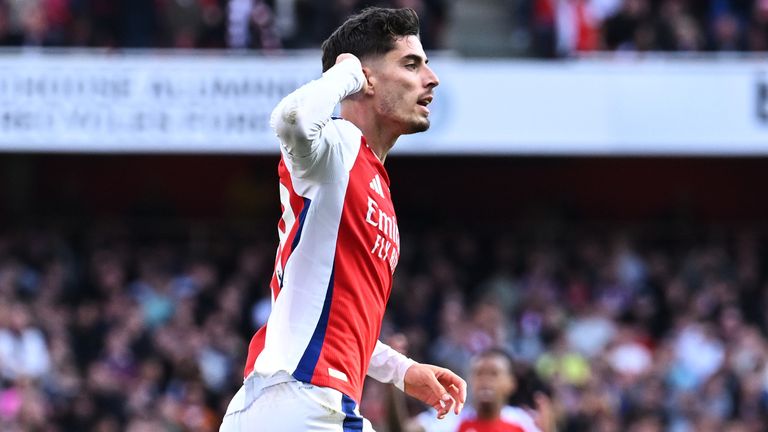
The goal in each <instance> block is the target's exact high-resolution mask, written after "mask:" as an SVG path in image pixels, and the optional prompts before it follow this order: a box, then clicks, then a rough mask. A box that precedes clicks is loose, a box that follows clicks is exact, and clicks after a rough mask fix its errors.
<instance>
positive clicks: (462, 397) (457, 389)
mask: <svg viewBox="0 0 768 432" xmlns="http://www.w3.org/2000/svg"><path fill="white" fill-rule="evenodd" d="M440 381H441V382H442V383H443V384H444V385H445V386H446V388H447V389H448V392H449V393H450V395H451V397H452V398H453V400H454V401H455V402H456V403H455V405H454V411H453V412H454V413H455V414H456V415H458V414H459V413H460V412H461V410H462V408H463V407H464V402H466V400H467V383H466V382H465V381H464V380H463V379H461V377H459V376H458V375H456V374H455V373H453V372H451V371H449V370H447V369H446V370H445V371H444V373H443V375H442V376H441V377H440Z"/></svg>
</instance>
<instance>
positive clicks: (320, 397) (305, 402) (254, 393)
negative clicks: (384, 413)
mask: <svg viewBox="0 0 768 432" xmlns="http://www.w3.org/2000/svg"><path fill="white" fill-rule="evenodd" d="M219 431H220V432H252V431H253V432H255V431H258V432H307V431H311V432H348V431H349V432H352V431H354V432H357V431H363V432H373V427H372V426H371V423H370V422H369V421H368V420H366V419H364V418H363V417H362V416H360V410H359V409H358V407H357V404H356V403H355V401H354V400H353V399H352V398H350V397H349V396H347V395H345V394H343V393H341V392H340V391H338V390H334V389H332V388H327V387H318V386H315V385H312V384H307V383H303V382H300V381H296V380H295V379H294V378H293V377H291V376H290V375H288V374H280V375H276V376H273V377H270V378H267V379H264V378H260V377H258V376H257V375H252V376H249V377H248V379H246V380H245V383H244V384H243V386H242V387H240V390H238V392H237V393H236V394H235V396H234V397H233V398H232V402H230V403H229V407H228V408H227V413H226V414H225V415H224V420H223V422H222V424H221V428H220V429H219Z"/></svg>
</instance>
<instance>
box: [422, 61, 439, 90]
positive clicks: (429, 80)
mask: <svg viewBox="0 0 768 432" xmlns="http://www.w3.org/2000/svg"><path fill="white" fill-rule="evenodd" d="M425 70H426V71H427V76H426V86H427V87H429V88H435V87H437V86H439V85H440V78H438V77H437V74H436V73H435V71H433V70H432V68H430V67H429V66H427V67H426V68H425Z"/></svg>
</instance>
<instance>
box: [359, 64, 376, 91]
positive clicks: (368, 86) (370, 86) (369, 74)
mask: <svg viewBox="0 0 768 432" xmlns="http://www.w3.org/2000/svg"><path fill="white" fill-rule="evenodd" d="M363 75H365V86H364V87H363V91H362V92H363V94H364V95H366V96H373V94H374V88H375V83H376V76H375V74H374V73H373V70H372V69H371V68H369V67H368V66H363Z"/></svg>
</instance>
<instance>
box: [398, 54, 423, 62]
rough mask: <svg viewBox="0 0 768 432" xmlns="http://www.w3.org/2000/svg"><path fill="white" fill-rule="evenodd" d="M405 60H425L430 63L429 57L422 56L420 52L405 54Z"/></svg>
mask: <svg viewBox="0 0 768 432" xmlns="http://www.w3.org/2000/svg"><path fill="white" fill-rule="evenodd" d="M403 60H412V61H415V62H416V63H421V62H424V63H425V64H426V63H429V59H428V58H424V57H422V56H420V55H418V54H408V55H404V56H403Z"/></svg>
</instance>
